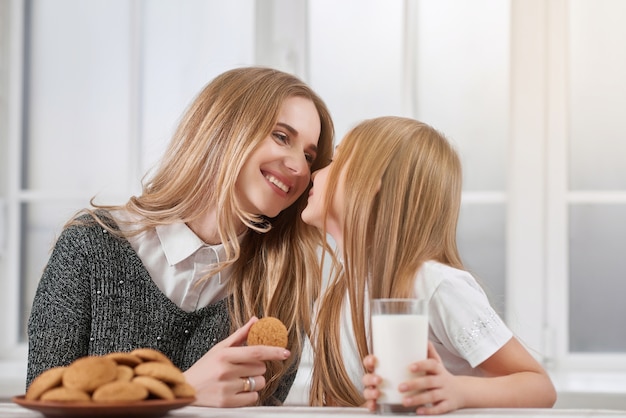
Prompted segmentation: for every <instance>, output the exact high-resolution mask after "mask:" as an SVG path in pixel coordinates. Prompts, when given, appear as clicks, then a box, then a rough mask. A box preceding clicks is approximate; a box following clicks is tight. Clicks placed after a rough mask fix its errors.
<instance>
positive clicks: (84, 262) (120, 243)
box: [26, 217, 296, 404]
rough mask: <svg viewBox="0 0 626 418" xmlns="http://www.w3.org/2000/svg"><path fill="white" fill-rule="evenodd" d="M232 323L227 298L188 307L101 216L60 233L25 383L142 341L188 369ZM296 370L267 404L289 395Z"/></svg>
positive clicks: (33, 324)
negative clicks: (107, 227) (153, 276)
mask: <svg viewBox="0 0 626 418" xmlns="http://www.w3.org/2000/svg"><path fill="white" fill-rule="evenodd" d="M83 219H89V218H88V217H85V218H83ZM107 222H109V223H112V222H113V221H111V220H110V218H109V219H108V220H107ZM113 226H114V227H115V226H116V225H114V224H113ZM229 330H230V318H229V314H228V306H227V299H222V300H221V301H218V302H216V303H213V304H212V305H209V306H206V307H204V308H202V309H199V310H197V311H195V312H185V311H183V310H182V309H180V308H179V307H178V306H177V305H176V304H175V303H174V302H172V301H171V300H170V299H168V298H167V296H165V295H164V294H163V293H162V292H161V290H160V289H159V288H158V287H157V286H156V284H155V283H154V282H153V281H152V279H151V277H150V274H149V273H148V271H147V270H146V269H145V267H144V266H143V263H142V262H141V260H140V258H139V256H138V255H137V253H136V252H135V251H134V250H133V248H132V247H131V245H130V243H129V242H128V241H127V240H125V239H123V238H119V237H116V236H114V235H112V234H110V233H108V232H107V231H106V230H104V229H103V228H102V227H101V226H100V225H97V224H93V225H88V226H71V227H69V228H66V229H65V230H64V231H63V232H62V233H61V235H60V237H59V239H58V240H57V242H56V244H55V247H54V248H53V251H52V254H51V256H50V259H49V261H48V264H47V266H46V268H45V270H44V273H43V275H42V277H41V280H40V282H39V285H38V288H37V291H36V294H35V298H34V301H33V305H32V311H31V315H30V318H29V322H28V343H29V347H28V370H27V377H26V386H27V387H28V385H30V383H31V382H32V380H33V379H34V378H35V377H37V376H38V375H39V374H40V373H42V372H43V371H45V370H47V369H49V368H51V367H55V366H65V365H68V364H70V363H71V362H72V361H74V360H76V359H77V358H79V357H83V356H87V355H103V354H106V353H110V352H116V351H131V350H133V349H135V348H142V347H150V348H154V349H157V350H159V351H161V352H163V353H164V354H165V355H167V356H168V357H169V358H170V359H171V360H172V362H173V363H174V364H175V365H176V366H178V367H179V368H181V369H182V370H186V369H188V368H189V367H190V366H191V365H192V364H194V363H195V362H196V361H197V360H199V359H200V357H202V356H203V355H204V354H205V353H206V352H207V351H208V350H209V349H210V348H211V347H213V346H214V345H215V344H216V343H218V342H219V341H221V340H223V339H224V338H226V337H227V336H228V335H229ZM293 354H296V353H293ZM295 373H296V370H292V371H291V373H288V374H286V375H285V376H284V377H283V380H282V381H281V384H280V386H279V387H278V389H277V391H276V392H275V393H274V395H273V397H272V398H273V399H268V400H267V401H266V404H276V403H280V402H282V401H284V400H285V398H286V397H287V394H288V392H289V389H290V388H291V385H292V383H293V380H294V378H295Z"/></svg>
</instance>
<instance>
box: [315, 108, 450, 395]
mask: <svg viewBox="0 0 626 418" xmlns="http://www.w3.org/2000/svg"><path fill="white" fill-rule="evenodd" d="M344 170H345V171H344ZM342 171H344V173H345V194H344V196H343V201H344V207H343V210H344V216H345V219H344V224H343V266H335V268H334V269H333V274H332V277H331V279H330V281H329V286H328V288H327V291H326V292H325V293H324V296H323V298H322V300H321V303H320V308H319V310H318V317H317V320H316V323H315V331H314V333H313V341H312V344H313V351H314V363H313V364H314V365H313V376H312V386H311V393H310V403H311V404H312V405H323V404H327V405H341V406H359V405H362V404H363V402H365V400H364V398H363V396H362V394H361V393H360V392H359V391H358V390H357V388H356V387H355V386H354V384H353V383H352V382H351V380H350V378H349V376H348V374H347V372H346V369H345V366H344V362H343V359H342V354H341V343H340V332H339V330H340V318H341V310H342V306H343V304H344V300H345V297H346V293H347V295H348V298H349V303H350V309H351V317H352V325H353V329H354V334H355V335H354V336H355V339H356V343H357V347H358V350H359V354H360V357H361V358H363V357H365V356H366V355H367V354H368V353H369V351H368V344H367V337H366V330H365V327H366V320H365V318H364V312H365V310H364V306H365V304H369V302H370V299H372V298H407V297H411V296H414V291H413V289H414V281H415V277H416V273H417V271H418V270H419V268H420V266H421V265H422V263H423V262H425V261H427V260H436V261H439V262H442V263H445V264H448V265H451V266H454V267H457V268H462V263H461V259H460V257H459V254H458V250H457V245H456V225H457V220H458V215H459V208H460V201H461V164H460V161H459V158H458V156H457V154H456V152H455V150H454V149H453V147H452V146H451V145H450V143H449V142H448V141H447V140H446V138H445V137H444V136H443V135H441V134H440V133H439V132H437V131H436V130H435V129H433V128H432V127H430V126H428V125H426V124H424V123H421V122H418V121H416V120H413V119H408V118H400V117H391V116H390V117H380V118H376V119H370V120H366V121H364V122H362V123H360V124H359V125H357V126H356V127H355V128H354V129H352V130H351V131H350V132H349V133H348V134H347V135H346V137H345V138H344V139H343V140H342V141H341V143H340V152H339V153H338V156H337V158H336V159H335V160H334V161H333V164H332V165H331V167H330V172H329V174H328V189H327V191H326V196H325V197H326V200H325V202H326V203H325V205H326V207H325V213H326V214H327V213H328V211H329V209H330V205H331V204H332V201H333V195H334V194H335V190H336V187H337V183H338V179H339V175H340V174H341V172H342ZM366 287H367V293H366ZM367 294H369V299H367V300H366V297H367V296H366V295H367Z"/></svg>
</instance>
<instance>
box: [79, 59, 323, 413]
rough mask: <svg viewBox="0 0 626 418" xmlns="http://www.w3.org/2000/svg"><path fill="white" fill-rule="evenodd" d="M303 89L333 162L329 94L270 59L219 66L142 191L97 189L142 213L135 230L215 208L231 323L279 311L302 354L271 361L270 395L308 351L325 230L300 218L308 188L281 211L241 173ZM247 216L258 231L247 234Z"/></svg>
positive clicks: (265, 393) (320, 153) (316, 164)
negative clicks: (255, 199) (239, 192)
mask: <svg viewBox="0 0 626 418" xmlns="http://www.w3.org/2000/svg"><path fill="white" fill-rule="evenodd" d="M294 96H297V97H304V98H306V99H309V100H311V101H312V102H313V103H314V104H315V107H316V109H317V111H318V113H319V117H320V121H321V132H320V137H319V142H318V144H317V158H316V160H315V162H314V163H313V165H312V170H317V169H319V168H322V167H324V166H325V165H327V164H328V163H329V161H330V157H331V155H332V150H333V136H334V127H333V122H332V119H331V116H330V112H329V111H328V109H327V107H326V105H325V104H324V102H323V101H322V99H321V98H320V97H318V95H317V94H316V93H315V92H314V91H313V90H312V89H311V88H310V87H308V86H307V85H306V84H304V83H303V82H302V81H301V80H299V79H298V78H296V77H294V76H293V75H290V74H287V73H284V72H281V71H277V70H274V69H270V68H262V67H246V68H238V69H234V70H230V71H227V72H225V73H223V74H221V75H219V76H218V77H217V78H215V79H214V80H213V81H212V82H211V83H209V84H208V85H207V86H206V87H205V88H204V89H203V90H202V91H201V92H200V93H199V95H198V96H197V97H196V99H195V100H194V101H193V102H192V103H191V105H190V107H189V108H188V109H187V111H186V112H185V114H184V115H183V117H182V119H181V121H180V124H179V126H178V129H177V131H176V132H175V134H174V136H173V138H172V141H171V142H170V145H169V148H168V149H167V151H166V153H165V155H164V157H163V159H162V161H161V163H160V165H159V166H158V168H157V170H156V171H155V172H154V174H153V175H152V176H151V177H150V178H147V179H144V183H143V184H144V185H143V191H142V193H141V195H139V196H134V197H132V198H131V199H130V200H129V201H128V202H127V203H126V204H125V205H123V206H110V205H96V204H95V203H94V202H93V199H92V205H93V206H94V208H96V209H106V210H116V209H120V208H124V209H126V210H127V211H128V212H130V213H131V214H136V215H139V218H140V219H141V220H140V221H139V225H138V227H137V228H134V230H133V232H131V233H132V234H137V233H140V232H142V231H145V230H147V229H150V228H154V227H155V226H157V225H163V224H171V223H178V222H189V221H192V220H194V219H196V218H198V217H199V216H200V215H202V214H203V213H204V212H205V211H206V209H207V208H214V209H215V211H216V213H217V219H216V222H217V229H218V232H219V236H220V238H221V242H222V244H223V245H224V247H225V249H226V253H227V260H226V261H225V262H223V263H221V264H220V265H218V266H216V268H215V269H214V270H212V271H211V272H208V273H207V276H206V277H207V278H208V277H210V276H211V275H213V274H215V273H216V272H217V271H219V270H221V269H223V268H225V267H227V266H229V265H232V266H233V274H232V277H231V279H230V280H229V286H230V290H231V294H232V299H231V300H232V303H231V304H230V305H229V309H230V312H231V329H232V330H235V329H237V328H239V327H241V326H242V325H244V324H245V323H246V322H247V321H248V319H249V318H250V317H251V316H253V315H256V316H258V317H263V316H274V317H277V318H279V319H280V320H281V321H282V322H283V323H284V324H285V325H286V327H287V329H288V331H289V346H288V348H289V349H290V350H291V351H292V353H293V355H292V356H291V357H290V359H289V360H288V361H286V362H284V363H283V362H271V363H268V371H267V373H266V376H267V379H268V383H267V386H266V387H264V388H263V390H262V391H261V392H260V402H263V401H264V400H266V399H268V398H269V397H270V395H271V394H272V393H273V392H274V391H275V390H276V388H277V386H278V383H279V380H280V379H281V377H282V376H283V375H284V374H285V373H286V371H287V370H289V369H290V368H292V367H295V365H296V364H297V362H298V361H299V359H300V356H299V354H300V352H301V348H302V342H303V336H304V334H305V333H307V332H308V331H309V330H310V327H311V318H310V313H311V309H312V304H313V301H314V300H315V298H316V297H317V296H318V293H319V280H320V269H319V267H318V265H319V260H318V256H317V251H318V249H319V247H320V245H324V240H323V236H322V234H321V233H320V231H319V230H317V229H316V228H314V227H311V226H309V225H306V224H305V223H304V222H303V221H302V219H301V218H300V213H301V212H302V210H303V209H304V207H305V206H306V203H307V196H308V189H307V191H305V192H304V193H303V194H302V196H300V197H299V198H298V200H297V201H296V202H295V203H294V204H292V205H291V206H290V207H289V208H287V209H285V210H283V211H282V212H281V213H280V214H279V215H278V216H276V217H275V218H272V219H264V218H263V217H260V216H258V215H256V214H251V213H247V212H245V211H244V210H242V209H241V208H240V206H239V205H238V202H237V200H236V198H235V195H236V190H235V182H236V180H237V177H238V175H239V172H240V171H241V167H242V166H243V164H244V163H245V162H246V160H247V159H248V157H249V156H250V154H251V153H252V152H253V151H254V150H255V149H256V148H257V146H258V145H259V144H260V143H261V141H263V140H264V139H265V138H266V137H267V136H268V135H270V134H271V132H272V130H273V129H274V125H275V123H276V120H277V119H278V114H279V111H280V108H281V105H282V103H283V102H284V101H285V99H287V98H290V97H294ZM89 212H91V213H92V215H93V214H94V212H93V211H89ZM96 219H97V218H96ZM241 222H244V224H246V225H248V227H249V228H251V229H252V231H249V232H248V233H247V234H246V235H245V236H244V238H243V240H242V242H241V244H240V243H239V240H238V238H237V227H238V225H240V224H241ZM101 224H102V223H101ZM102 225H103V226H104V227H107V226H106V225H104V224H102ZM112 232H113V231H112Z"/></svg>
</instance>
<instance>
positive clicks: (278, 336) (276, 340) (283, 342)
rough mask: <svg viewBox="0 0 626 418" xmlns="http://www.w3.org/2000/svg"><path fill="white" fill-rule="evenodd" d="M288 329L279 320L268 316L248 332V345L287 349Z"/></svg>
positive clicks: (253, 325)
mask: <svg viewBox="0 0 626 418" xmlns="http://www.w3.org/2000/svg"><path fill="white" fill-rule="evenodd" d="M287 342H288V334H287V327H285V325H284V324H283V323H282V321H281V320H280V319H278V318H274V317H272V316H266V317H264V318H261V319H259V320H258V321H257V322H255V323H254V324H252V327H250V332H248V345H273V346H275V347H282V348H286V347H287Z"/></svg>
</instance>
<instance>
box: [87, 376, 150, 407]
mask: <svg viewBox="0 0 626 418" xmlns="http://www.w3.org/2000/svg"><path fill="white" fill-rule="evenodd" d="M147 397H148V389H146V388H145V387H144V386H142V385H140V384H138V383H133V382H124V381H122V380H116V381H114V382H109V383H105V384H104V385H102V386H100V387H99V388H98V389H96V390H95V391H94V393H93V395H92V396H91V398H92V399H93V401H94V402H134V401H142V400H144V399H146V398H147Z"/></svg>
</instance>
